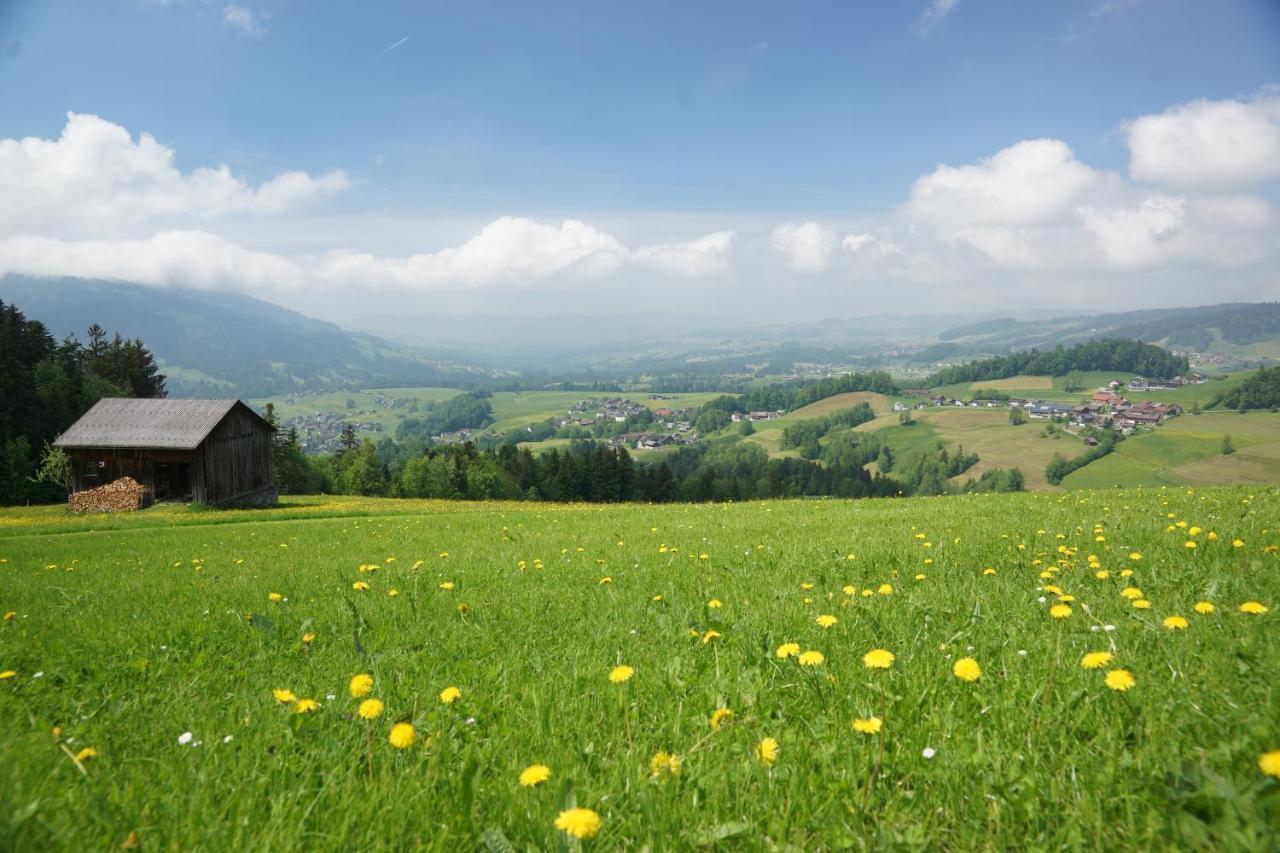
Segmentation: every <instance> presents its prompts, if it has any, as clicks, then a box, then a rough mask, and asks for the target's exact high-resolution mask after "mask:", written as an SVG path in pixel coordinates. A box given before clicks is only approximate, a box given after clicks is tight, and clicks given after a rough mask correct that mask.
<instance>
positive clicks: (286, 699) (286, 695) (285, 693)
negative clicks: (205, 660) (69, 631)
mask: <svg viewBox="0 0 1280 853" xmlns="http://www.w3.org/2000/svg"><path fill="white" fill-rule="evenodd" d="M0 675H3V673H0ZM271 695H272V696H274V697H276V701H277V702H279V703H280V704H281V705H286V704H288V703H290V702H297V701H298V697H297V696H294V695H293V691H292V690H285V689H283V688H278V689H276V690H272V691H271Z"/></svg>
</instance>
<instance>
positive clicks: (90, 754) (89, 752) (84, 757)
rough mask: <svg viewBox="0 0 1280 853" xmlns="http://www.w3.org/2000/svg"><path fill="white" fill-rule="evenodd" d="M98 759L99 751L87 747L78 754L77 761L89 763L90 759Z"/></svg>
mask: <svg viewBox="0 0 1280 853" xmlns="http://www.w3.org/2000/svg"><path fill="white" fill-rule="evenodd" d="M97 757H98V750H96V749H94V748H93V747H91V746H86V747H85V748H84V749H82V750H80V751H79V752H77V753H76V761H81V762H84V761H88V760H89V759H90V758H97Z"/></svg>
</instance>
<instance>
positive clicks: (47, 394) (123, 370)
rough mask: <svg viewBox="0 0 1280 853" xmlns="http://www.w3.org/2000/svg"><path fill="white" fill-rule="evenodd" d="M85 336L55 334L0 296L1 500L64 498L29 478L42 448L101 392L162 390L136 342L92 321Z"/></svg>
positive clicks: (144, 349)
mask: <svg viewBox="0 0 1280 853" xmlns="http://www.w3.org/2000/svg"><path fill="white" fill-rule="evenodd" d="M87 337H88V342H87V343H81V342H80V341H79V340H78V339H76V338H75V337H72V336H70V335H68V336H67V337H66V338H63V339H62V340H61V341H57V340H54V337H53V335H51V334H50V333H49V330H48V328H47V327H46V326H45V325H44V324H43V323H41V322H39V321H38V320H29V319H27V317H26V316H25V315H24V314H23V313H22V311H20V310H19V309H18V308H17V306H15V305H6V304H5V303H4V302H3V301H0V504H18V503H26V502H28V501H30V502H32V503H37V502H48V501H57V500H64V499H65V498H66V494H65V491H64V490H63V489H62V488H61V487H59V486H58V485H56V484H54V483H49V482H40V481H38V480H37V479H36V475H37V471H38V468H39V465H40V459H41V456H42V454H43V453H44V450H45V447H46V446H47V445H48V443H49V442H51V441H53V440H54V439H55V438H56V437H57V436H58V435H59V434H60V433H62V432H63V431H64V430H66V429H67V427H69V426H71V424H73V423H74V422H75V421H76V419H77V418H79V417H80V416H81V415H82V414H84V413H85V412H86V411H88V410H89V408H90V407H91V406H92V405H93V404H94V403H96V402H98V400H100V399H102V398H103V397H163V396H165V377H164V375H163V374H161V373H160V370H159V368H158V366H157V365H156V361H155V358H154V356H153V355H152V354H151V351H150V350H148V349H147V347H146V346H144V345H143V343H142V341H140V340H137V339H133V340H129V339H127V338H123V337H121V336H120V335H118V334H116V335H113V336H110V337H108V335H107V332H106V331H105V330H104V329H103V328H102V327H101V326H99V325H97V324H96V323H95V324H94V325H92V326H90V327H89V330H88V336H87Z"/></svg>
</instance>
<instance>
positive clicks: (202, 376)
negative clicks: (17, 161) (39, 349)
mask: <svg viewBox="0 0 1280 853" xmlns="http://www.w3.org/2000/svg"><path fill="white" fill-rule="evenodd" d="M0 299H3V300H4V301H5V302H8V303H10V304H16V305H18V306H19V307H21V309H22V310H23V312H24V313H25V314H26V315H27V316H28V317H32V318H36V319H39V320H40V321H41V322H43V323H44V324H45V326H47V327H48V328H49V330H50V331H51V332H52V333H53V334H54V336H55V337H62V336H64V335H67V334H81V335H82V334H83V333H84V330H85V329H86V328H88V327H89V326H90V325H91V324H93V323H99V324H101V325H103V326H105V327H107V328H109V329H113V330H119V332H120V333H121V334H123V335H124V336H125V337H126V338H141V339H143V340H145V341H146V342H147V346H148V347H150V348H151V350H152V351H153V352H154V353H155V355H156V358H157V359H158V360H159V361H160V363H161V367H162V369H163V370H164V372H165V373H166V374H167V375H168V390H169V393H170V394H171V395H172V396H176V397H237V396H238V397H266V396H271V395H278V394H287V393H290V392H293V391H299V390H304V389H311V390H324V389H331V388H348V387H350V388H360V387H365V388H377V387H383V388H391V387H402V386H425V385H440V386H452V387H458V386H461V385H470V384H476V383H478V382H483V381H484V380H486V379H487V378H489V376H490V373H489V371H488V370H487V369H485V368H483V367H479V366H476V365H474V364H470V363H468V362H467V361H465V360H462V359H456V358H451V357H450V356H449V354H448V353H443V352H441V353H436V352H430V351H426V350H421V349H414V348H410V347H401V346H398V345H396V344H393V343H390V342H388V341H385V340H382V339H380V338H376V337H373V336H370V335H363V334H358V333H353V332H348V331H346V330H344V329H342V328H339V327H338V326H335V325H333V324H332V323H325V322H322V321H320V320H313V319H311V318H309V317H306V316H304V315H302V314H299V313H297V312H295V311H289V310H287V309H284V308H280V307H279V306H276V305H271V304H269V303H267V302H262V301H261V300H257V299H253V298H252V297H249V296H243V295H238V294H225V293H208V292H202V291H194V290H178V289H164V288H154V287H142V286H140V285H132V284H122V283H117V282H105V281H84V280H78V279H34V278H25V277H21V276H8V277H5V278H0Z"/></svg>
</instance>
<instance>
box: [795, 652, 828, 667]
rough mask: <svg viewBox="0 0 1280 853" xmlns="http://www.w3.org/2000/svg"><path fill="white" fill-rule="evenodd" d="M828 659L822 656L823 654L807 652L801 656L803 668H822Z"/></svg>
mask: <svg viewBox="0 0 1280 853" xmlns="http://www.w3.org/2000/svg"><path fill="white" fill-rule="evenodd" d="M825 660H826V658H825V657H823V656H822V652H818V651H807V652H804V653H803V654H801V655H800V665H801V666H822V662H823V661H825Z"/></svg>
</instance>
